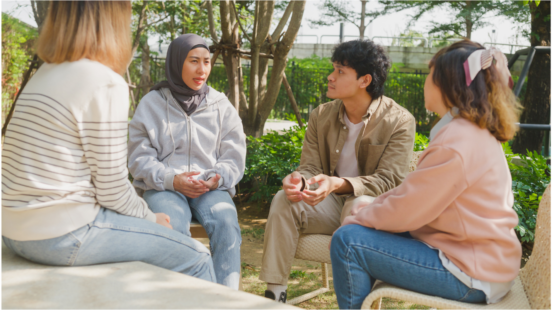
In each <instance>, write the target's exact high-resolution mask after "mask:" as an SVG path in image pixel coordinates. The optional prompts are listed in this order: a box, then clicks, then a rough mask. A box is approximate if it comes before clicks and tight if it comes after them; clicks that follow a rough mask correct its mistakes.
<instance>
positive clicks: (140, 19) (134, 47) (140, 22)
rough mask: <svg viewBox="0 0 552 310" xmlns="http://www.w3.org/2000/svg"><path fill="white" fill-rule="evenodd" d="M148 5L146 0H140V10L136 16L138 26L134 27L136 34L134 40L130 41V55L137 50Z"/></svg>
mask: <svg viewBox="0 0 552 310" xmlns="http://www.w3.org/2000/svg"><path fill="white" fill-rule="evenodd" d="M147 7H148V0H144V1H143V2H142V10H141V11H140V17H138V27H137V28H136V35H135V36H134V41H133V42H132V55H134V54H135V53H136V51H137V50H138V45H140V37H141V36H142V31H144V29H145V26H144V19H145V20H147V17H146V10H147Z"/></svg>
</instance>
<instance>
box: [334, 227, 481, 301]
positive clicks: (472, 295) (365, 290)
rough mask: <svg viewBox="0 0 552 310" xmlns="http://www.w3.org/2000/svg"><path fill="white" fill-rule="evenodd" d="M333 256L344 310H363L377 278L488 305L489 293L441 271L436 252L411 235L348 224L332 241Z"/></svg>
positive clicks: (339, 294)
mask: <svg viewBox="0 0 552 310" xmlns="http://www.w3.org/2000/svg"><path fill="white" fill-rule="evenodd" d="M330 254H331V258H332V268H333V278H334V288H335V293H336V295H337V302H338V304H339V308H341V309H360V306H362V302H363V301H364V299H365V298H366V296H368V294H369V293H370V291H371V290H372V286H373V285H374V282H375V281H376V279H377V280H381V281H383V282H386V283H389V284H392V285H395V286H398V287H402V288H405V289H408V290H411V291H415V292H419V293H423V294H426V295H433V296H439V297H443V298H446V299H452V300H458V301H463V302H470V303H484V302H485V301H486V297H485V293H483V292H482V291H480V290H476V289H471V288H469V287H467V286H466V285H465V284H464V283H462V282H460V280H458V279H457V278H456V277H455V276H454V275H453V274H452V273H450V272H449V271H448V270H447V269H445V268H444V267H443V264H442V263H441V260H440V259H439V252H438V251H437V250H433V249H431V248H430V247H428V246H427V245H426V244H424V243H422V242H420V241H417V240H415V239H412V237H411V236H410V234H409V233H402V234H392V233H388V232H385V231H380V230H375V229H372V228H367V227H364V226H360V225H346V226H343V227H341V228H339V229H338V230H337V231H336V232H335V234H334V236H333V237H332V243H331V253H330Z"/></svg>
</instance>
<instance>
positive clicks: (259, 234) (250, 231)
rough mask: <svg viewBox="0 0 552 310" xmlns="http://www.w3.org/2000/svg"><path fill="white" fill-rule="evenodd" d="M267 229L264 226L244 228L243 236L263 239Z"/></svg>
mask: <svg viewBox="0 0 552 310" xmlns="http://www.w3.org/2000/svg"><path fill="white" fill-rule="evenodd" d="M264 233H265V230H264V229H262V228H244V229H242V230H241V234H242V236H250V237H253V238H255V239H262V238H263V237H264Z"/></svg>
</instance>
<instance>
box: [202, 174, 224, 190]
mask: <svg viewBox="0 0 552 310" xmlns="http://www.w3.org/2000/svg"><path fill="white" fill-rule="evenodd" d="M219 180H220V175H219V174H218V173H217V175H215V176H214V177H212V178H210V179H209V180H207V181H203V180H199V182H200V183H201V184H203V186H205V187H206V188H208V189H209V190H210V191H214V190H215V189H217V188H218V187H219Z"/></svg>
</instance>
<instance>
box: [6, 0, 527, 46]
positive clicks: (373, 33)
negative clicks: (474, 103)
mask: <svg viewBox="0 0 552 310" xmlns="http://www.w3.org/2000/svg"><path fill="white" fill-rule="evenodd" d="M322 2H323V1H322V0H309V1H307V6H306V8H305V13H304V16H303V21H302V23H301V29H300V30H299V35H298V38H297V41H296V42H298V43H315V42H316V41H317V40H318V42H319V43H336V42H337V41H338V36H339V24H337V23H336V24H335V25H332V26H327V27H318V28H314V27H311V25H310V23H309V22H308V20H311V19H317V18H318V17H319V16H320V10H319V8H318V7H319V5H320V3H322ZM350 4H351V5H353V6H354V7H355V8H358V10H359V11H360V1H358V0H351V2H350ZM1 5H2V12H10V13H11V14H12V15H14V16H15V17H17V18H19V19H21V20H22V21H24V22H26V23H28V24H31V25H34V26H36V23H35V21H34V17H33V14H32V10H31V7H30V1H28V0H19V1H2V2H1ZM18 6H19V8H17V7H18ZM373 6H376V7H377V6H378V3H377V0H370V1H369V3H368V4H367V10H370V8H371V7H373ZM410 14H412V11H403V12H399V13H395V14H391V15H386V16H383V17H379V18H377V19H376V20H374V21H373V22H372V23H371V24H370V25H369V26H368V28H367V29H366V32H365V36H367V37H369V38H373V37H390V36H398V35H399V34H400V33H402V32H404V31H405V29H406V26H407V23H408V21H409V20H410V18H409V15H410ZM447 17H448V15H447V12H445V11H435V12H432V13H431V14H427V15H425V16H424V17H423V18H422V20H421V21H419V22H417V23H416V24H415V25H414V26H413V27H412V30H415V31H417V32H420V33H424V34H425V36H427V31H428V28H429V25H430V22H431V21H437V22H444V21H446V19H447ZM485 21H487V22H488V23H489V26H486V27H484V28H480V29H478V30H476V31H474V32H473V33H472V40H474V41H477V42H479V43H486V42H491V40H492V41H493V42H495V43H503V44H512V43H516V44H519V45H526V46H528V45H530V44H529V40H527V39H526V38H521V37H518V39H517V42H516V39H515V35H516V33H517V32H518V31H516V29H515V25H513V24H512V23H511V22H510V21H509V20H507V19H506V18H503V17H500V16H489V17H487V18H486V20H485ZM493 30H494V33H493ZM344 34H345V36H357V37H358V34H359V32H358V28H357V27H356V26H354V25H352V24H345V25H344ZM322 35H324V37H322ZM328 35H334V37H328ZM374 40H375V41H376V42H377V43H380V44H384V45H388V44H389V43H390V40H391V39H382V38H375V39H374ZM150 41H151V42H156V39H155V38H151V40H150ZM497 47H499V48H501V49H502V50H503V51H504V52H507V51H509V47H505V46H497Z"/></svg>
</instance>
